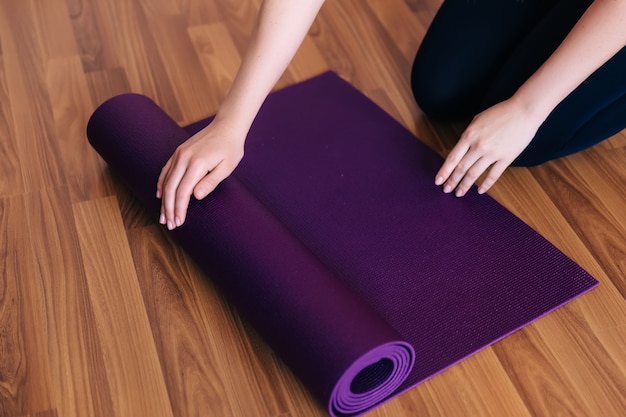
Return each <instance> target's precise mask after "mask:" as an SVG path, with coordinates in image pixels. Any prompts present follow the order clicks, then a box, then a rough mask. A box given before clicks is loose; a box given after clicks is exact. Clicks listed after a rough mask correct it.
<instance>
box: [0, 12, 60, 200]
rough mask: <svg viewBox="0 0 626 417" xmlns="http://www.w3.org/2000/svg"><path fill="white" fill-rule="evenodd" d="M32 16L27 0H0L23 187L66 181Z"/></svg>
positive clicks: (1, 36)
mask: <svg viewBox="0 0 626 417" xmlns="http://www.w3.org/2000/svg"><path fill="white" fill-rule="evenodd" d="M33 15H34V12H33V9H32V2H31V1H18V2H15V1H11V0H1V1H0V39H2V45H3V46H2V53H3V58H4V69H5V77H6V84H7V86H8V96H9V98H10V100H11V109H12V115H13V128H14V130H13V132H12V133H13V136H14V138H15V144H16V151H17V156H18V162H19V166H20V168H21V171H22V178H23V183H24V189H25V190H26V191H32V190H38V189H41V188H45V187H52V188H53V187H56V186H59V185H61V184H62V183H63V181H64V178H63V174H62V170H61V158H60V155H59V149H58V148H57V146H56V145H55V137H54V123H53V118H52V110H51V107H50V103H49V101H48V92H47V88H46V87H47V86H46V84H45V76H44V68H43V65H44V63H43V52H42V42H41V39H40V38H39V37H38V31H37V27H36V24H35V21H34V17H33Z"/></svg>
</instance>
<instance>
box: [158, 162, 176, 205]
mask: <svg viewBox="0 0 626 417" xmlns="http://www.w3.org/2000/svg"><path fill="white" fill-rule="evenodd" d="M171 166H172V158H170V159H168V160H167V162H166V163H165V165H164V166H163V168H162V169H161V172H160V173H159V179H158V180H157V193H156V197H157V198H161V196H162V195H163V182H164V181H165V178H166V177H167V173H168V172H169V170H170V167H171Z"/></svg>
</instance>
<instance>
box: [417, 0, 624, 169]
mask: <svg viewBox="0 0 626 417" xmlns="http://www.w3.org/2000/svg"><path fill="white" fill-rule="evenodd" d="M591 3H592V1H590V0H551V1H550V0H523V1H522V0H445V1H444V3H443V5H442V6H441V8H440V9H439V11H438V12H437V15H436V16H435V18H434V20H433V22H432V24H431V26H430V28H429V29H428V32H427V33H426V36H425V37H424V40H423V42H422V45H421V46H420V49H419V51H418V52H417V55H416V57H415V62H414V63H413V71H412V74H411V83H412V88H413V94H414V95H415V99H416V100H417V103H418V105H419V106H420V108H421V109H422V110H423V111H424V113H426V114H427V115H429V116H431V117H433V118H440V119H445V120H455V119H468V118H471V117H473V116H474V115H476V114H477V113H479V112H480V111H482V110H484V109H486V108H488V107H490V106H492V105H494V104H496V103H498V102H500V101H502V100H505V99H507V98H509V97H510V96H511V95H512V94H513V93H514V92H515V91H516V90H517V89H518V88H519V87H520V86H521V85H522V84H523V83H524V82H525V81H526V80H527V79H528V78H529V77H530V75H532V74H533V73H534V72H535V71H536V70H537V68H539V66H541V64H542V63H543V62H544V61H545V60H546V59H547V58H548V57H549V56H550V54H552V52H553V51H554V50H555V49H556V48H557V47H558V46H559V44H560V43H561V41H562V40H563V39H564V38H565V36H567V34H568V33H569V31H570V30H571V28H572V27H573V26H574V25H575V24H576V22H577V21H578V19H579V18H580V16H581V15H582V14H583V13H584V11H585V10H586V9H587V7H589V5H590V4H591ZM625 24H626V23H625ZM624 128H626V47H624V48H622V49H621V50H620V51H619V52H618V53H617V54H616V55H615V56H614V57H613V58H612V59H610V60H609V61H608V62H607V63H605V64H604V65H603V66H602V67H600V68H599V69H598V70H597V71H596V72H594V73H593V74H592V75H591V76H590V77H589V78H587V80H585V81H584V82H583V83H582V84H581V85H580V86H578V88H576V89H575V90H574V91H573V92H572V93H571V94H570V95H569V96H567V97H566V98H565V99H564V100H563V101H562V102H561V103H560V104H559V105H558V106H557V107H556V108H555V109H554V110H553V111H552V113H550V115H549V116H548V118H547V119H546V120H545V121H544V123H543V124H542V125H541V127H540V128H539V130H538V131H537V134H536V135H535V137H534V139H533V140H532V142H531V143H530V145H529V146H528V147H527V148H526V149H525V150H524V152H522V154H521V155H520V156H519V157H518V158H517V159H516V160H515V162H514V165H525V166H529V165H536V164H540V163H542V162H545V161H548V160H551V159H554V158H558V157H561V156H565V155H569V154H572V153H574V152H578V151H580V150H583V149H586V148H588V147H590V146H592V145H595V144H596V143H598V142H600V141H602V140H604V139H606V138H608V137H610V136H612V135H614V134H616V133H618V132H620V131H621V130H622V129H624Z"/></svg>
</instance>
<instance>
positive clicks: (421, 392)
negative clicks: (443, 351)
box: [399, 348, 533, 417]
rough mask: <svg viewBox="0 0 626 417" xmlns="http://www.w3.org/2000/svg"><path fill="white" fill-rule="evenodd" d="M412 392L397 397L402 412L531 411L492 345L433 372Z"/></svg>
mask: <svg viewBox="0 0 626 417" xmlns="http://www.w3.org/2000/svg"><path fill="white" fill-rule="evenodd" d="M415 394H417V395H403V396H401V397H400V399H399V402H400V403H402V404H403V405H404V412H405V415H421V414H422V413H424V414H425V415H433V416H436V415H442V416H457V415H468V416H494V417H497V416H504V415H506V416H520V417H530V416H531V415H533V414H531V413H530V412H529V410H528V409H527V407H526V405H525V404H524V402H523V400H522V398H521V397H520V396H519V394H518V392H517V391H516V389H515V387H514V385H513V383H512V381H511V380H510V379H509V376H508V374H507V372H506V369H505V368H504V367H503V366H502V364H501V362H500V360H499V359H498V357H497V356H496V354H495V352H494V351H493V349H492V348H487V349H485V350H483V351H481V352H479V353H477V354H476V355H474V356H472V357H470V358H468V359H465V360H464V361H463V362H461V363H459V364H458V365H456V366H454V367H452V368H449V369H447V370H445V371H444V372H442V373H441V374H439V375H436V376H435V377H433V378H431V379H430V380H428V381H426V382H425V383H424V384H423V385H421V386H419V387H418V389H417V390H416V393H415Z"/></svg>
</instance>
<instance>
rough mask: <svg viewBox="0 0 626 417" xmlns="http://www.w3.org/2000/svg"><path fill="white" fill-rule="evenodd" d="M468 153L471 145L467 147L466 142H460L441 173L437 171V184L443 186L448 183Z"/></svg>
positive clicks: (442, 167)
mask: <svg viewBox="0 0 626 417" xmlns="http://www.w3.org/2000/svg"><path fill="white" fill-rule="evenodd" d="M468 151H469V145H466V144H465V141H463V140H459V142H458V143H457V144H456V145H455V146H454V148H452V150H451V151H450V153H449V154H448V156H447V157H446V159H445V161H444V162H443V165H442V166H441V168H439V171H437V174H436V175H435V184H437V185H442V184H443V183H444V182H446V181H447V180H448V178H449V177H450V175H452V173H453V172H454V170H455V168H456V167H457V165H458V164H459V163H460V162H461V160H462V159H463V157H464V156H465V155H466V154H467V152H468Z"/></svg>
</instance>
